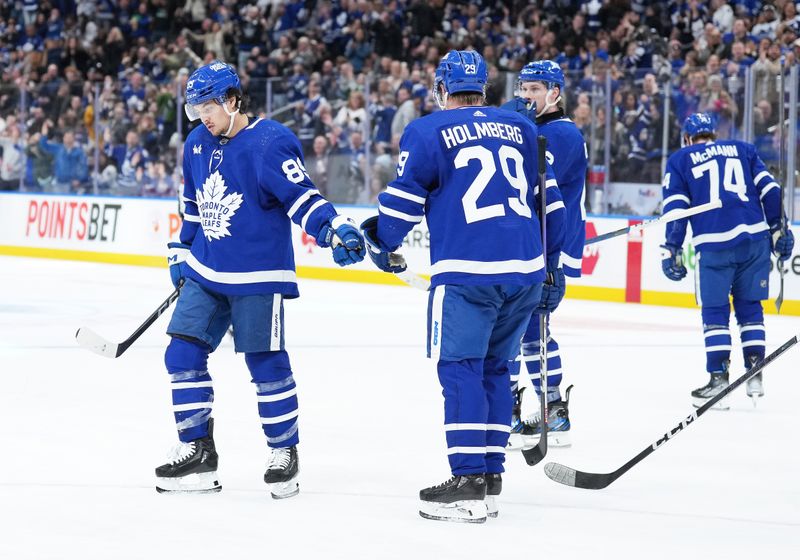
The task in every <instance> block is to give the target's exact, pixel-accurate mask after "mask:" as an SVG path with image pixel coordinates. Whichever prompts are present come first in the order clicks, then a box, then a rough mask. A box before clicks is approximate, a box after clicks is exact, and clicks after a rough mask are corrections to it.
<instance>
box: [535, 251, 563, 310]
mask: <svg viewBox="0 0 800 560" xmlns="http://www.w3.org/2000/svg"><path fill="white" fill-rule="evenodd" d="M558 261H559V257H548V258H547V278H545V281H544V284H543V285H542V299H540V300H539V306H538V307H537V308H536V311H537V313H540V314H541V313H551V312H553V311H555V310H556V308H557V307H558V304H559V303H561V300H562V299H564V293H565V292H566V291H567V282H566V277H565V276H564V269H562V268H561V264H560V263H559V262H558Z"/></svg>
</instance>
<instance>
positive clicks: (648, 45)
mask: <svg viewBox="0 0 800 560" xmlns="http://www.w3.org/2000/svg"><path fill="white" fill-rule="evenodd" d="M799 38H800V16H798V12H797V7H796V5H795V3H794V2H791V1H786V0H773V1H769V2H762V1H759V0H737V1H729V2H726V1H724V0H710V1H702V0H689V1H679V0H671V1H667V0H661V1H659V0H654V1H648V2H644V1H640V0H603V1H600V0H539V1H528V0H512V1H499V0H471V1H444V0H250V1H246V0H203V1H201V0H60V1H59V0H49V1H48V0H44V1H36V0H16V1H14V0H8V1H5V2H2V3H0V74H2V80H1V81H0V150H2V158H1V159H0V189H3V190H17V189H22V190H27V191H46V192H70V193H83V192H97V193H101V194H105V193H108V194H122V195H153V196H174V195H175V193H176V190H177V187H178V185H179V183H180V180H181V179H180V172H181V170H180V165H179V162H180V158H181V157H182V143H183V138H184V137H185V135H186V133H187V132H188V130H189V129H190V128H191V126H193V123H189V122H188V121H187V120H186V119H185V117H184V115H183V111H182V106H181V97H180V95H181V94H180V92H182V91H183V88H184V87H185V82H186V79H187V76H188V75H189V73H190V72H191V71H193V70H194V69H195V68H197V67H198V66H199V65H202V64H204V63H206V62H209V61H211V60H214V59H219V60H224V61H226V62H230V63H232V64H234V65H236V67H237V68H238V70H239V72H240V74H241V76H242V80H243V84H244V86H245V89H246V91H247V93H248V95H249V97H250V107H251V111H252V112H253V114H256V115H262V116H263V115H266V116H269V117H271V118H275V119H277V120H280V121H282V122H284V123H285V124H287V126H290V127H291V128H292V129H293V130H294V131H295V132H296V133H297V135H298V137H299V138H300V140H301V142H302V145H303V147H304V150H305V154H306V168H307V170H308V172H309V174H310V175H311V177H312V179H313V180H314V182H315V183H316V184H317V186H318V187H319V188H320V190H322V191H323V192H324V193H325V194H326V195H327V196H328V197H329V198H331V199H332V200H334V201H339V202H352V203H373V202H374V201H375V198H376V196H377V193H378V192H380V190H382V189H383V188H384V187H385V185H386V183H387V182H388V181H390V180H391V179H392V178H393V177H394V162H395V159H396V150H397V144H398V141H399V138H400V135H401V134H402V131H403V128H404V127H405V125H406V124H407V123H408V122H410V121H411V120H413V119H415V118H417V117H419V116H421V115H425V114H427V113H429V112H431V111H434V110H436V109H437V108H436V106H435V103H434V102H433V98H432V96H431V94H430V89H431V86H432V74H433V70H434V69H435V67H436V65H437V63H438V60H439V58H440V57H441V56H442V55H443V54H445V53H446V52H447V50H448V49H451V48H458V49H467V48H473V49H476V50H478V51H479V52H481V53H482V54H483V56H484V58H485V59H486V61H487V62H488V64H489V67H490V85H489V87H488V90H487V102H488V103H489V104H493V105H496V104H499V103H502V102H503V101H505V100H506V99H507V98H508V96H509V95H512V94H513V84H514V81H515V78H516V73H517V72H518V71H519V70H520V69H521V68H522V66H524V65H525V64H526V63H527V62H529V61H532V60H537V59H545V58H547V59H552V60H556V61H558V62H559V63H560V64H561V65H562V67H563V68H564V70H565V72H566V73H567V75H568V84H567V92H566V93H567V96H566V97H567V99H566V101H567V111H568V114H569V116H570V117H571V118H573V119H574V120H575V122H576V123H578V125H579V126H580V127H581V129H582V130H583V132H584V134H585V136H586V138H587V140H588V141H589V144H590V148H591V150H592V152H593V154H594V155H593V157H592V161H593V162H594V163H598V164H602V163H603V154H604V149H605V143H606V141H607V139H610V140H608V141H609V142H610V150H609V151H610V154H611V156H610V158H611V159H610V162H609V163H610V169H611V173H612V179H615V178H617V177H628V178H630V177H632V176H635V177H636V178H637V180H639V181H642V182H656V183H657V182H660V178H659V177H658V175H659V173H660V160H661V155H662V129H663V126H664V124H665V123H664V113H663V108H664V105H665V103H664V102H665V96H666V95H667V94H669V101H670V118H669V122H668V123H666V124H667V125H668V148H669V149H670V150H672V149H675V148H676V147H677V146H678V145H679V124H678V123H680V122H681V121H682V119H683V118H684V117H685V116H687V115H688V114H690V113H691V112H694V111H697V110H707V111H710V112H712V113H714V114H715V115H716V117H717V119H718V122H719V127H720V131H721V133H722V134H723V135H724V136H729V137H740V135H741V130H742V127H743V121H742V119H743V116H744V111H743V110H742V103H743V95H744V77H745V73H746V72H747V71H748V68H749V69H751V70H750V71H752V72H753V76H754V87H755V90H754V91H755V108H754V110H753V122H754V131H755V135H756V139H757V141H758V143H759V147H760V149H761V150H762V153H764V154H766V155H767V159H769V157H770V154H773V153H774V151H775V146H774V133H773V132H774V129H775V127H774V125H775V123H776V122H777V120H778V115H777V114H776V107H777V99H778V95H779V92H778V89H777V87H776V79H775V77H776V76H777V75H778V73H779V72H780V68H781V65H780V61H781V60H783V61H784V63H785V67H786V68H787V69H788V68H790V67H791V66H792V65H794V64H795V62H796V59H797V56H798V55H800V39H799ZM607 76H610V84H611V88H610V91H609V92H606V91H605V86H606V83H607ZM668 85H669V88H668V87H667V86H668ZM605 95H610V96H611V103H610V107H611V111H610V113H611V114H607V112H608V111H607V110H606V103H605V101H604V99H603V96H605ZM606 129H610V132H609V133H608V134H606ZM737 135H738V136H737Z"/></svg>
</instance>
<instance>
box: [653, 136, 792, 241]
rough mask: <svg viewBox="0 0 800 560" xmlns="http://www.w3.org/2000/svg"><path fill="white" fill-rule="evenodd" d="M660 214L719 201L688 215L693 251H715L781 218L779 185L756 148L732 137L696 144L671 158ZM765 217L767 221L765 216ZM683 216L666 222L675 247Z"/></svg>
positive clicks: (764, 231)
mask: <svg viewBox="0 0 800 560" xmlns="http://www.w3.org/2000/svg"><path fill="white" fill-rule="evenodd" d="M663 196H664V210H663V211H664V213H665V214H666V213H667V212H669V211H671V210H677V209H681V208H688V207H689V206H699V205H701V204H705V203H707V202H711V201H714V200H718V199H719V200H721V201H722V207H721V208H719V209H717V210H712V211H710V212H704V213H702V214H697V215H695V216H692V217H691V218H689V220H690V223H691V224H692V235H693V239H692V242H693V244H694V247H695V249H696V250H706V251H718V250H721V249H727V248H729V247H733V246H735V245H737V244H738V243H740V242H741V241H743V240H744V239H755V238H760V237H767V235H768V234H767V232H768V231H769V226H768V225H767V224H768V223H769V224H772V223H775V222H777V221H778V220H779V219H780V187H779V185H778V183H777V182H776V181H775V179H774V177H773V176H772V175H771V174H770V173H769V171H767V168H766V166H765V165H764V162H763V161H761V158H759V157H758V154H757V153H756V149H755V146H753V145H752V144H746V143H744V142H738V141H736V140H723V141H714V142H707V143H697V144H693V145H691V146H686V147H684V148H682V149H681V150H678V151H677V152H675V153H674V154H672V156H670V158H669V161H668V162H667V169H666V174H665V175H664V183H663ZM765 217H766V220H765ZM686 222H687V220H677V221H675V222H670V223H669V224H667V238H666V241H667V243H669V244H672V245H675V246H678V247H680V246H681V245H682V244H683V240H684V237H685V236H686Z"/></svg>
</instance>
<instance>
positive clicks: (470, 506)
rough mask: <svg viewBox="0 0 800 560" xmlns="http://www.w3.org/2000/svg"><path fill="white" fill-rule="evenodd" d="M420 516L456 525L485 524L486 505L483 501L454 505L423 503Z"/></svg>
mask: <svg viewBox="0 0 800 560" xmlns="http://www.w3.org/2000/svg"><path fill="white" fill-rule="evenodd" d="M419 514H420V516H421V517H424V518H425V519H432V520H434V521H453V522H455V523H485V522H486V504H485V502H484V501H483V500H462V501H459V502H453V503H452V504H443V503H440V502H422V505H421V506H420V510H419Z"/></svg>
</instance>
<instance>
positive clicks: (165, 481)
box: [156, 471, 222, 494]
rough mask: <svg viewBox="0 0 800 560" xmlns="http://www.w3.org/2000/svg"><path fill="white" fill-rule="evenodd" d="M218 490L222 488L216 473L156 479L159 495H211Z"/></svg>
mask: <svg viewBox="0 0 800 560" xmlns="http://www.w3.org/2000/svg"><path fill="white" fill-rule="evenodd" d="M220 490H222V486H221V485H220V483H219V478H217V473H216V471H214V472H206V473H195V474H187V475H186V476H178V477H174V478H167V477H156V492H158V493H159V494H173V493H175V494H211V493H213V492H219V491H220Z"/></svg>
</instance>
